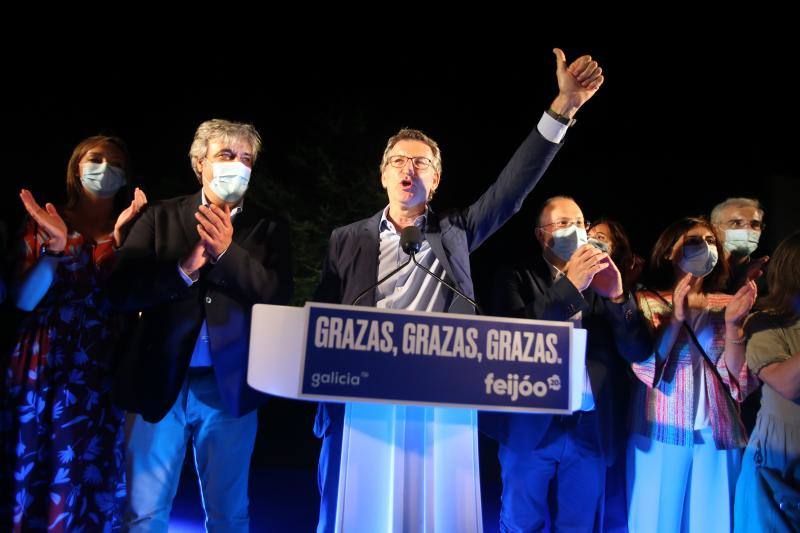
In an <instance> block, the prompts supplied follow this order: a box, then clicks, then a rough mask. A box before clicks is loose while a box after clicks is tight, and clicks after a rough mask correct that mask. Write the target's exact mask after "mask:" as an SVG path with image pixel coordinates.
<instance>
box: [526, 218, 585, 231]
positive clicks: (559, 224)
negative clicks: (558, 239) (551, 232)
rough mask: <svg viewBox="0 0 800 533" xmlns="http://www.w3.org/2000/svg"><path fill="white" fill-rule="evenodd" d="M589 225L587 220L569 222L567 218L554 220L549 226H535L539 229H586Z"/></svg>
mask: <svg viewBox="0 0 800 533" xmlns="http://www.w3.org/2000/svg"><path fill="white" fill-rule="evenodd" d="M590 225H591V222H589V221H588V220H580V219H578V220H570V219H568V218H562V219H559V220H556V221H555V222H551V223H549V224H542V225H541V226H537V227H539V228H546V227H548V226H555V228H556V229H566V228H568V227H570V226H575V227H577V228H580V229H586V228H587V227H589V226H590Z"/></svg>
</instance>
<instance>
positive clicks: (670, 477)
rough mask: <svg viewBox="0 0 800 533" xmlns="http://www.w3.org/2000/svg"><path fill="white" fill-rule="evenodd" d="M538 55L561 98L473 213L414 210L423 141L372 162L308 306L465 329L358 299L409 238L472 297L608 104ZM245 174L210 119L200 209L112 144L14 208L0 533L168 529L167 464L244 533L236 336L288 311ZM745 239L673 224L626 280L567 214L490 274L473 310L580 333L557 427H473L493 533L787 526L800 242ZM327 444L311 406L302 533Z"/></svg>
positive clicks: (732, 206)
mask: <svg viewBox="0 0 800 533" xmlns="http://www.w3.org/2000/svg"><path fill="white" fill-rule="evenodd" d="M554 54H555V59H556V80H557V83H558V94H557V96H556V97H555V99H554V100H553V101H552V103H551V104H550V106H549V107H548V109H547V110H546V111H545V112H544V113H542V116H541V118H540V120H539V122H538V123H537V125H536V127H535V128H534V129H533V130H532V132H531V133H530V135H529V136H528V137H527V138H526V139H525V140H524V141H523V142H522V144H521V145H520V147H519V148H518V149H517V151H516V152H515V154H514V155H513V157H512V158H511V160H510V161H509V163H508V164H507V165H506V167H505V168H504V169H503V170H502V172H501V173H500V175H499V177H498V178H497V180H496V181H495V182H494V183H493V184H491V185H490V186H489V187H488V189H487V191H486V192H485V193H484V194H483V195H481V197H480V198H479V199H478V200H477V201H476V202H475V203H473V204H472V205H470V206H468V207H466V208H464V209H461V210H453V211H449V212H444V213H443V214H442V213H439V212H438V211H434V210H433V209H430V207H429V203H430V201H431V199H432V198H433V195H434V193H435V191H436V190H437V188H438V187H439V186H440V185H441V183H442V181H441V179H442V158H441V151H440V149H439V146H438V144H437V143H436V142H435V141H434V140H433V139H431V138H430V137H428V136H427V135H426V134H424V133H423V132H421V131H419V130H413V129H402V130H400V131H399V132H398V133H397V134H396V135H394V136H393V137H391V138H390V139H389V141H388V143H387V145H386V149H385V151H384V153H383V156H382V158H381V162H380V173H381V178H380V180H381V185H382V186H383V187H384V188H385V189H386V194H387V200H388V204H387V205H386V207H385V208H384V209H382V210H381V211H379V212H378V213H375V214H373V215H372V216H371V217H369V218H365V219H363V220H361V221H358V222H354V223H353V224H350V225H348V226H344V227H341V228H336V229H334V230H333V233H332V234H331V238H330V245H329V250H328V254H327V256H326V257H324V258H322V257H321V258H320V264H321V266H322V274H321V279H320V283H319V287H318V289H317V291H316V294H315V295H314V300H315V301H320V302H332V303H345V304H350V303H352V302H353V301H354V300H355V299H356V296H358V295H359V293H360V292H362V291H363V290H364V289H365V288H367V287H371V286H373V285H375V288H374V289H372V290H370V291H368V292H367V293H366V294H365V295H362V296H363V298H361V299H360V300H359V305H366V306H373V307H380V308H391V309H406V310H415V311H437V312H448V311H449V312H462V313H463V312H465V306H464V305H463V304H464V301H463V298H460V297H458V296H457V295H456V294H455V293H453V292H452V291H450V290H448V289H446V288H444V287H443V286H442V285H440V284H437V283H434V282H433V281H432V278H430V277H429V276H426V275H425V274H423V273H422V271H420V270H419V269H415V268H414V267H413V265H411V266H409V267H408V268H406V269H404V270H401V271H400V272H399V273H398V274H397V275H396V276H395V277H392V278H390V279H387V280H385V281H383V282H382V283H377V281H378V279H380V278H381V277H383V274H385V273H387V272H390V271H391V270H393V269H395V268H396V267H397V266H398V265H400V264H401V263H402V262H403V261H405V259H406V258H407V256H406V255H405V254H404V252H402V250H401V248H400V232H401V230H402V229H403V228H406V227H409V226H417V227H419V228H420V230H421V231H422V233H423V235H424V236H425V238H424V240H423V243H422V246H421V248H420V250H419V252H418V253H417V255H416V258H417V261H418V262H419V263H420V264H421V265H422V266H424V267H425V268H426V269H428V270H430V271H431V272H433V273H435V274H437V275H439V276H441V277H443V278H446V279H448V280H449V281H450V282H451V283H453V284H454V285H455V286H456V287H458V289H459V290H461V291H462V292H463V293H464V294H466V295H467V296H469V297H470V298H474V292H475V291H474V287H473V280H472V277H471V274H470V266H469V254H470V253H471V252H472V251H474V250H475V249H476V248H477V247H478V246H479V245H480V244H481V243H482V242H484V241H485V240H486V239H488V238H489V237H490V236H491V235H492V234H493V233H494V232H495V231H497V230H498V229H499V228H500V227H501V226H502V225H503V224H504V223H505V222H506V221H507V220H508V219H509V218H511V217H512V216H513V215H514V214H515V213H516V212H517V211H519V209H520V208H521V206H522V202H523V200H524V199H525V198H526V197H528V196H529V194H530V193H531V191H533V190H534V188H535V185H536V184H537V182H538V181H539V179H540V178H541V177H542V176H543V175H544V174H545V171H546V170H547V167H548V165H549V164H550V162H551V161H552V160H553V158H554V157H555V156H556V153H557V152H558V149H559V147H560V146H561V145H562V143H563V140H564V138H565V136H566V135H567V132H568V130H569V128H570V127H571V125H572V124H573V123H574V115H575V114H576V112H577V111H578V110H579V109H580V108H581V107H582V106H583V105H584V104H585V103H586V102H587V101H588V100H590V99H591V98H592V97H593V96H594V94H595V93H596V92H597V91H598V89H599V88H600V87H601V85H602V84H603V81H604V75H603V71H602V68H601V67H600V66H599V65H598V64H597V62H596V61H594V60H593V59H592V58H591V57H590V56H582V57H580V58H578V59H576V60H575V61H573V62H571V63H568V62H567V60H566V58H565V56H564V54H563V52H562V51H561V50H559V49H556V50H554ZM260 152H261V137H260V135H259V134H258V132H257V131H256V130H255V128H254V127H253V126H252V125H250V124H245V123H238V122H231V121H227V120H221V119H213V120H209V121H206V122H204V123H202V124H201V125H200V126H199V127H198V128H197V131H196V133H195V136H194V139H193V141H192V143H191V146H190V148H189V152H188V153H189V163H190V165H191V169H192V171H193V172H194V174H195V176H196V177H197V180H198V190H197V192H196V193H195V194H192V195H188V196H182V197H178V198H172V199H167V200H163V201H158V202H153V203H149V202H148V198H147V197H146V195H145V193H144V192H143V191H142V190H141V189H140V188H138V187H135V186H134V185H135V184H134V182H133V180H132V177H131V173H130V170H129V168H130V156H129V154H128V151H127V149H126V145H125V143H124V142H123V141H122V140H121V139H119V138H116V137H110V136H95V137H89V138H87V139H84V140H83V141H81V142H79V143H78V144H77V146H76V147H75V149H74V150H73V152H72V155H71V157H70V159H69V161H68V163H67V170H66V192H67V202H66V203H65V204H64V205H59V206H55V205H53V204H52V203H49V202H45V203H44V206H42V205H41V204H40V202H39V201H38V200H37V199H36V198H35V197H34V195H33V194H32V193H31V192H30V191H29V190H26V189H23V190H22V191H21V192H20V201H21V203H22V205H23V206H24V208H25V211H26V212H27V217H26V219H25V221H24V223H23V224H22V228H21V231H20V232H19V235H18V238H17V241H16V244H15V245H14V246H13V247H12V248H13V253H12V257H13V261H12V262H10V263H9V264H10V265H11V267H10V268H9V269H8V270H9V271H8V272H7V275H6V276H5V279H3V280H2V284H1V285H0V297H2V298H5V299H7V300H8V301H7V304H8V305H10V306H13V307H15V308H16V309H18V310H19V311H20V313H21V316H22V319H21V320H20V321H19V324H18V326H17V328H16V331H13V332H6V333H7V334H9V335H10V336H11V339H10V340H11V342H10V344H11V347H10V349H9V350H8V352H7V353H5V354H3V356H2V360H1V361H2V370H3V373H2V380H3V381H2V389H0V394H2V398H1V399H0V416H1V417H2V418H0V438H1V439H2V440H1V441H0V443H2V449H0V453H2V464H3V469H2V473H0V482H2V486H0V520H2V526H0V527H2V529H3V530H4V531H29V530H53V531H111V530H114V529H116V528H121V529H123V530H125V531H166V530H167V527H168V523H169V513H170V509H171V505H172V500H173V498H174V496H175V493H176V490H177V484H178V479H179V476H180V473H181V469H182V467H183V460H184V456H185V454H186V451H187V447H189V446H191V447H192V450H193V453H194V457H195V464H196V468H197V474H198V479H199V480H200V487H201V492H202V501H203V508H204V511H205V517H206V528H207V529H208V530H209V531H247V530H248V528H249V527H250V526H251V524H250V521H249V510H248V507H249V502H248V483H247V477H248V471H249V463H250V457H251V455H252V452H253V447H254V444H255V436H256V431H257V417H256V409H257V408H258V407H259V406H260V405H262V404H263V403H264V402H265V401H266V400H267V396H266V395H264V394H261V393H258V392H256V391H255V390H253V389H251V388H250V387H249V386H248V385H247V383H246V374H247V354H248V342H249V338H250V335H249V333H250V313H251V308H252V306H253V304H257V303H272V304H286V303H288V301H289V298H290V295H291V292H292V262H291V256H292V255H291V243H290V238H289V235H290V232H289V227H288V225H287V224H286V223H285V222H284V221H283V220H282V219H280V218H278V217H275V216H274V215H272V214H270V213H267V212H264V211H262V210H261V208H260V207H259V206H257V205H256V204H255V203H251V202H247V201H246V196H245V193H246V191H247V189H248V186H249V183H250V177H251V170H252V168H253V165H254V164H255V163H256V160H257V158H258V156H259V153H260ZM534 196H535V193H534ZM764 219H765V213H764V209H763V207H762V206H761V204H760V203H759V202H758V201H757V200H755V199H751V198H729V199H727V200H725V201H724V202H722V203H720V204H719V205H717V206H709V211H708V217H706V216H693V217H683V218H679V219H677V220H676V221H675V222H673V223H672V224H670V225H669V226H668V227H667V228H665V229H664V230H663V232H662V233H661V235H660V236H659V237H658V239H657V240H656V242H655V244H654V245H653V248H652V251H651V252H650V254H649V257H647V259H645V258H643V257H642V256H640V255H637V254H636V253H635V252H634V251H633V250H632V248H631V244H630V241H629V239H628V237H627V235H626V231H625V228H624V227H623V226H622V225H621V224H620V223H619V222H617V221H614V220H611V219H600V220H597V221H595V222H594V223H590V222H589V221H588V220H587V219H586V218H585V217H584V211H583V209H582V208H581V206H579V205H578V204H577V203H576V202H575V200H574V199H572V198H570V197H567V196H555V197H552V198H548V199H546V200H544V201H543V202H542V203H541V207H540V209H539V210H538V211H537V213H536V218H535V219H534V220H532V221H531V224H530V226H531V228H532V231H533V232H534V233H535V236H536V240H537V242H538V245H539V247H540V251H537V252H536V253H534V254H533V256H534V257H535V259H533V260H532V261H530V262H529V263H527V264H522V265H505V266H503V267H501V268H498V269H497V272H496V274H495V276H494V280H493V286H492V287H491V294H492V298H491V301H490V302H486V303H485V306H486V308H487V310H488V312H489V313H490V314H493V315H496V316H506V317H517V318H529V319H543V320H557V321H571V322H573V323H575V324H576V325H578V326H579V327H582V328H585V329H586V330H587V332H588V340H587V349H586V360H587V362H586V372H585V387H584V391H583V400H582V403H581V407H580V409H579V410H578V411H576V412H575V413H574V414H572V415H563V416H555V415H530V414H519V413H513V414H507V413H503V414H497V413H481V415H480V428H481V430H482V431H484V432H485V433H486V434H487V435H489V436H490V437H492V438H494V439H496V440H497V442H498V443H499V455H498V459H499V463H500V469H501V478H502V487H503V491H502V499H501V512H500V529H501V531H508V532H517V531H520V532H521V531H539V530H543V529H547V528H550V529H554V530H562V529H563V530H576V531H592V530H604V531H612V530H613V531H626V530H629V531H643V532H650V531H703V532H705V531H742V532H744V531H797V530H798V529H800V407H798V403H800V402H799V401H798V400H800V233H793V234H791V235H786V236H782V237H784V238H783V240H782V241H781V243H780V244H779V245H778V246H777V248H776V249H775V251H774V253H773V254H772V255H771V256H770V257H767V256H765V255H763V254H762V255H756V252H757V250H758V247H759V243H760V240H761V235H762V232H763V230H764V227H765V225H764ZM765 272H766V275H763V274H764V273H765ZM761 384H763V387H760V386H761ZM759 388H761V391H762V392H761V394H762V400H761V408H760V410H759V412H758V416H757V420H756V422H755V427H754V428H746V427H745V424H744V423H743V420H742V416H741V405H742V402H743V401H744V400H745V399H746V398H747V397H748V396H749V395H751V394H753V393H755V392H756V391H757V390H759ZM342 427H343V409H342V406H341V404H334V403H321V404H320V405H319V410H318V413H317V418H316V421H315V424H314V432H315V433H316V435H317V436H318V437H320V438H321V439H322V450H321V454H320V461H319V490H320V495H321V505H320V516H319V523H318V531H320V532H325V531H333V530H334V528H335V512H336V498H337V488H338V485H339V482H338V478H339V472H338V468H339V460H338V458H339V455H340V454H341V447H342ZM748 430H750V431H748ZM748 434H749V436H748ZM576 502H580V504H579V505H577V504H576Z"/></svg>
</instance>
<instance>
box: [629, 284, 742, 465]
mask: <svg viewBox="0 0 800 533" xmlns="http://www.w3.org/2000/svg"><path fill="white" fill-rule="evenodd" d="M660 294H661V295H662V297H663V298H664V299H666V300H667V301H668V302H670V303H671V302H672V293H669V292H665V293H660ZM636 299H637V301H638V304H639V309H641V310H642V313H643V314H644V316H645V318H646V319H647V321H648V323H649V325H650V326H651V328H652V329H653V331H655V332H657V333H658V332H660V331H662V330H663V329H664V328H665V327H666V326H667V325H668V324H669V322H670V320H671V317H672V308H671V307H670V306H669V305H667V304H666V303H665V302H664V301H662V300H661V298H659V297H658V296H656V295H655V294H653V293H652V292H648V291H641V292H637V293H636ZM730 300H731V296H728V295H725V294H708V295H707V302H708V305H707V307H706V308H705V309H690V310H689V313H688V314H687V323H689V324H690V325H691V326H692V329H693V330H694V332H695V335H696V336H697V338H698V340H699V342H700V344H701V346H703V349H704V350H705V352H706V354H707V355H708V357H709V359H711V361H713V362H714V363H715V365H716V369H717V371H718V372H719V375H720V377H722V383H723V384H724V386H723V385H721V384H720V380H719V379H718V378H717V376H716V375H714V372H713V370H712V369H711V368H710V367H709V365H708V363H706V362H705V360H704V359H703V358H702V355H701V354H700V352H699V351H698V350H697V348H696V347H695V345H694V343H693V341H692V340H691V339H690V337H689V335H688V333H687V332H686V330H685V329H683V328H681V330H680V332H679V334H678V337H677V339H676V341H675V344H674V345H673V347H672V350H671V351H670V352H669V353H668V354H666V355H665V356H664V355H660V356H659V357H656V353H655V352H654V353H653V354H651V355H650V357H649V358H648V359H647V360H645V361H643V362H641V363H634V364H633V365H632V367H633V371H634V373H635V374H636V376H637V377H638V378H639V381H638V382H637V384H636V385H635V387H634V394H633V403H632V405H631V420H630V422H631V430H632V431H634V432H636V433H639V434H640V435H644V436H645V437H648V438H651V439H653V440H657V441H659V442H664V443H667V444H676V445H682V446H687V445H691V444H692V443H693V442H694V431H695V430H696V429H698V427H697V425H698V423H700V425H704V424H705V427H708V426H709V425H710V426H711V429H712V433H713V435H714V443H715V444H716V447H717V448H718V449H733V448H741V447H743V446H745V445H746V444H747V435H746V433H745V429H744V427H743V426H742V423H741V421H740V419H739V415H738V407H737V406H736V405H735V404H734V401H733V400H735V401H736V402H739V403H741V402H742V401H743V400H744V398H745V397H746V396H747V395H748V394H749V393H750V392H752V391H753V390H755V389H756V387H757V386H758V380H757V378H756V377H755V376H754V375H753V374H752V373H751V372H750V371H749V370H748V368H747V365H742V370H741V372H740V373H739V376H738V377H735V378H733V379H732V378H731V376H730V374H729V373H728V368H727V366H726V365H725V358H724V357H723V355H724V351H725V306H726V305H727V304H728V302H729V301H730ZM657 345H658V343H656V346H657ZM698 378H699V379H698ZM723 387H724V388H723ZM725 389H727V390H725ZM729 392H730V394H729ZM731 398H733V400H731ZM698 408H699V409H704V410H705V413H699V414H700V416H698V412H697V410H698Z"/></svg>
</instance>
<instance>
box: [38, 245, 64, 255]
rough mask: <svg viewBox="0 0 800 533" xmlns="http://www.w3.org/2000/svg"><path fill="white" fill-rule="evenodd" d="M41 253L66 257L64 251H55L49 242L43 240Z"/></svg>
mask: <svg viewBox="0 0 800 533" xmlns="http://www.w3.org/2000/svg"><path fill="white" fill-rule="evenodd" d="M39 255H40V256H44V255H46V256H49V257H64V251H63V250H62V251H60V252H54V251H52V250H51V249H50V248H48V247H47V243H46V242H43V243H42V246H41V247H40V248H39Z"/></svg>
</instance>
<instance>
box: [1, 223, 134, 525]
mask: <svg viewBox="0 0 800 533" xmlns="http://www.w3.org/2000/svg"><path fill="white" fill-rule="evenodd" d="M46 239H47V238H46V236H45V235H44V234H43V232H42V231H40V229H39V228H38V227H37V225H36V223H35V222H34V221H33V220H28V222H27V224H26V226H25V231H24V233H23V238H22V242H21V246H22V249H21V255H20V261H21V264H20V265H19V268H18V272H20V273H21V275H22V274H24V272H26V271H27V270H28V269H30V268H32V267H33V266H34V265H35V264H36V262H37V261H38V260H39V250H40V247H41V244H42V243H43V242H45V241H46ZM113 244H114V243H113V239H112V238H111V235H109V236H108V237H107V238H104V239H100V240H99V241H98V242H96V243H95V242H93V241H91V240H89V239H86V238H84V237H83V236H82V235H81V234H79V233H77V232H74V231H70V232H69V234H68V236H67V246H66V249H65V250H64V257H63V258H61V259H60V260H59V262H58V266H57V269H56V272H55V276H54V279H53V282H52V284H51V285H50V288H49V290H48V291H47V293H46V294H45V296H44V297H43V298H42V300H41V301H40V302H39V304H38V305H37V306H36V308H35V309H34V310H33V311H31V312H30V313H28V314H27V315H26V316H25V317H24V318H23V319H22V322H21V326H20V328H19V331H18V335H17V337H16V343H15V345H14V347H13V349H12V351H11V354H10V357H8V366H7V368H6V369H5V375H4V376H3V379H4V385H5V387H4V389H5V390H4V391H3V392H4V394H5V396H6V398H5V402H4V403H5V406H4V407H5V411H6V412H5V413H4V414H5V420H6V422H5V424H4V426H5V427H4V436H5V439H4V441H5V442H6V444H5V452H6V454H5V460H4V461H3V463H4V464H3V467H2V469H3V471H4V472H3V475H4V476H6V477H7V479H6V480H5V483H4V488H5V489H6V491H9V490H10V491H11V494H10V495H4V500H6V501H3V502H2V505H3V507H4V508H5V509H7V512H6V513H5V514H10V515H12V516H11V520H12V522H13V524H11V525H10V528H11V530H12V531H31V530H33V531H44V530H49V531H70V532H78V531H92V532H94V531H110V530H111V529H112V528H114V527H116V526H117V525H119V518H120V513H121V511H122V510H123V509H124V506H123V503H124V499H125V479H124V468H125V466H124V465H125V462H124V457H123V445H124V417H123V413H122V412H121V411H120V410H119V409H117V408H116V407H114V406H113V405H112V402H111V390H112V364H111V363H112V354H113V349H114V343H115V340H116V338H117V336H118V335H117V334H118V332H119V329H120V328H119V326H120V318H119V317H118V316H117V315H116V314H115V313H113V312H112V310H111V307H110V304H109V301H108V299H107V297H106V294H105V292H104V280H105V279H106V278H107V276H108V274H109V273H110V270H111V267H112V266H113V262H114V247H113ZM6 527H7V526H5V525H0V530H4V531H5V530H7V529H6Z"/></svg>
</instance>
